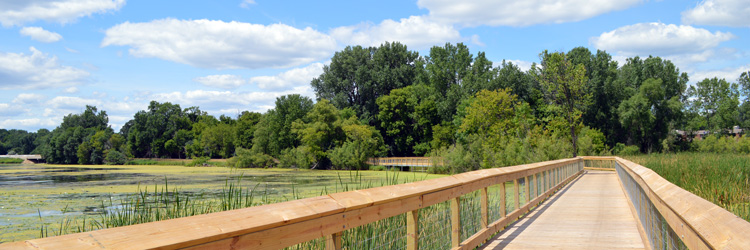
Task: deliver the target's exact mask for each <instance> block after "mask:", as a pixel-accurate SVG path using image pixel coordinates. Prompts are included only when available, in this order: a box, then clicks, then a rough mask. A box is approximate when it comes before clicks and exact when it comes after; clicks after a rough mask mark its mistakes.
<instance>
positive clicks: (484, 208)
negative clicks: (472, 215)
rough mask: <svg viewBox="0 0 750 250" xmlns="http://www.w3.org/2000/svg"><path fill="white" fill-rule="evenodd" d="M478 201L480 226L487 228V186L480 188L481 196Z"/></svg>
mask: <svg viewBox="0 0 750 250" xmlns="http://www.w3.org/2000/svg"><path fill="white" fill-rule="evenodd" d="M480 203H482V228H487V221H489V218H488V216H487V205H488V203H489V197H488V196H487V188H482V198H481V201H480Z"/></svg>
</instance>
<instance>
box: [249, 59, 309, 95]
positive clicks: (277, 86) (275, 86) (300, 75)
mask: <svg viewBox="0 0 750 250" xmlns="http://www.w3.org/2000/svg"><path fill="white" fill-rule="evenodd" d="M320 74H323V64H322V63H313V64H310V65H308V66H307V67H304V68H296V69H291V70H288V71H284V72H282V73H280V74H278V75H275V76H256V77H253V78H250V82H251V83H255V84H258V87H259V88H261V89H268V90H285V89H291V88H294V87H301V86H310V81H312V79H313V78H315V77H318V76H320Z"/></svg>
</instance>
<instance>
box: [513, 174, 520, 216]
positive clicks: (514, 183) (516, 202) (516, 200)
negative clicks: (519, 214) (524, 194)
mask: <svg viewBox="0 0 750 250" xmlns="http://www.w3.org/2000/svg"><path fill="white" fill-rule="evenodd" d="M513 189H514V190H515V192H516V195H515V196H514V199H513V201H514V202H515V203H514V204H515V207H513V210H517V209H518V208H520V207H521V206H520V203H521V202H520V200H519V199H518V194H519V193H520V192H521V188H520V186H519V185H518V179H513Z"/></svg>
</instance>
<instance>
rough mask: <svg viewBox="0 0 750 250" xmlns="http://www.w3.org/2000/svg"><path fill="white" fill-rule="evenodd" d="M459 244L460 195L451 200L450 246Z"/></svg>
mask: <svg viewBox="0 0 750 250" xmlns="http://www.w3.org/2000/svg"><path fill="white" fill-rule="evenodd" d="M459 245H461V197H456V198H453V199H452V200H451V246H452V247H458V246H459Z"/></svg>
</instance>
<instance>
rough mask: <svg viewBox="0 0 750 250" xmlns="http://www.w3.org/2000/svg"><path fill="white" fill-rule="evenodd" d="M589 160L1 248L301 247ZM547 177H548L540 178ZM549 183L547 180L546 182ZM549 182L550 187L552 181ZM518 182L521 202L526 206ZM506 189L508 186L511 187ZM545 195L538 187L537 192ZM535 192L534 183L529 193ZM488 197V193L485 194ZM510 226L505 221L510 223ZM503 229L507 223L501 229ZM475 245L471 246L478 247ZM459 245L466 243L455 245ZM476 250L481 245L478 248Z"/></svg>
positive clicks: (557, 177) (556, 183)
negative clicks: (303, 244)
mask: <svg viewBox="0 0 750 250" xmlns="http://www.w3.org/2000/svg"><path fill="white" fill-rule="evenodd" d="M578 162H581V158H570V159H562V160H555V161H547V162H539V163H532V164H525V165H518V166H511V167H504V168H493V169H484V170H477V171H472V172H466V173H462V174H457V175H452V176H447V177H442V178H437V179H430V180H424V181H418V182H412V183H406V184H399V185H392V186H385V187H376V188H370V189H364V190H356V191H350V192H342V193H334V194H330V195H326V196H318V197H313V198H307V199H300V200H294V201H287V202H282V203H275V204H269V205H263V206H257V207H249V208H243V209H237V210H231V211H224V212H217V213H211V214H204V215H197V216H191V217H185V218H177V219H171V220H165V221H158V222H150V223H144V224H138V225H131V226H124V227H117V228H111V229H103V230H97V231H92V232H84V233H77V234H69V235H63V236H56V237H49V238H41V239H33V240H26V241H21V242H12V243H6V244H4V245H0V248H3V247H11V248H13V247H19V248H23V247H26V248H30V249H39V248H49V249H101V248H117V249H123V248H124V249H132V248H139V249H154V248H158V249H176V248H190V249H209V248H210V249H215V248H227V249H228V248H232V249H241V248H246V249H278V248H283V247H287V246H291V245H294V244H297V243H301V242H306V241H310V240H314V239H317V238H321V237H330V236H331V235H336V234H339V235H340V233H341V232H342V231H344V230H347V229H350V228H354V227H357V226H360V225H365V224H368V223H372V222H375V221H378V220H382V219H386V218H389V217H392V216H395V215H399V214H405V213H407V212H413V211H416V210H418V209H420V208H424V207H427V206H430V205H434V204H437V203H441V202H446V201H455V200H457V197H460V196H461V195H464V194H468V193H470V192H473V191H477V190H481V189H483V188H487V187H488V186H491V185H495V184H499V183H505V182H507V181H512V180H518V179H519V178H525V177H530V176H532V175H534V178H536V176H535V174H537V173H542V172H545V171H548V170H553V169H558V168H561V167H563V166H570V165H569V164H573V163H578ZM568 170H569V171H568V173H565V174H566V175H564V173H563V172H562V171H560V172H559V173H557V174H554V173H552V172H551V171H550V172H547V173H549V176H546V177H544V178H548V180H547V181H552V183H549V187H548V189H549V190H543V191H542V192H543V193H544V194H543V195H540V196H538V197H536V198H534V197H530V198H534V199H533V200H532V199H529V198H527V199H528V204H526V205H525V206H523V207H518V206H516V210H514V211H512V212H510V213H508V215H507V218H506V217H504V218H503V219H501V220H498V221H496V222H494V223H493V224H491V225H489V226H488V227H489V229H491V230H493V231H489V230H487V231H480V232H479V233H476V234H475V235H473V236H472V237H470V238H469V239H467V240H466V241H471V242H472V243H471V244H474V245H478V244H479V243H481V242H483V241H484V240H486V238H484V239H476V237H479V236H481V237H489V236H490V235H491V234H492V233H493V232H497V231H499V230H500V229H502V228H503V227H504V226H505V225H507V223H510V222H512V221H513V220H515V219H517V218H518V217H519V216H521V215H522V214H523V213H525V212H527V211H529V209H530V207H531V206H532V205H536V204H538V203H539V202H541V201H542V200H543V199H544V198H546V197H547V196H549V195H551V194H552V193H553V192H554V190H556V189H559V188H561V187H562V186H563V185H564V182H566V181H569V180H572V178H574V177H575V176H576V175H577V174H579V173H580V171H581V170H579V169H574V168H569V169H568ZM540 177H541V176H540ZM545 183H546V181H545ZM545 185H547V184H545ZM518 187H519V186H518V183H517V182H516V188H515V189H516V204H518V192H519V190H518ZM503 189H504V187H503ZM537 191H538V190H537ZM526 192H528V185H527V191H526ZM485 193H486V190H485ZM502 199H503V200H504V199H505V198H504V197H503V198H502ZM502 223H505V224H502ZM501 224H502V225H501ZM471 244H470V245H471ZM455 245H458V244H456V243H454V247H455ZM471 248H473V247H471Z"/></svg>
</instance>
